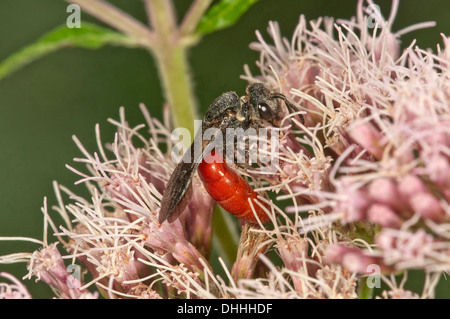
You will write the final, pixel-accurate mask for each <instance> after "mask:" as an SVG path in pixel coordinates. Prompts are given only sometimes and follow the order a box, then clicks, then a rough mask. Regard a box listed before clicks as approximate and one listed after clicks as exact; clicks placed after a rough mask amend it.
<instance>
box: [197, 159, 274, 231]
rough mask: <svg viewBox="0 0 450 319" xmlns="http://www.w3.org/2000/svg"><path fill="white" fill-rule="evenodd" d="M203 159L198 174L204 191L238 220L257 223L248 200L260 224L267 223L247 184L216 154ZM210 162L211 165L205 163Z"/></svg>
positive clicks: (255, 196) (267, 218) (266, 217)
mask: <svg viewBox="0 0 450 319" xmlns="http://www.w3.org/2000/svg"><path fill="white" fill-rule="evenodd" d="M211 156H214V158H213V160H212V161H211V157H205V158H204V159H203V161H202V162H201V163H200V165H199V166H198V174H199V176H200V179H201V180H202V181H203V184H204V185H205V189H206V191H207V192H208V193H209V195H210V196H211V197H212V198H213V199H214V200H216V201H217V202H218V203H219V205H220V206H222V207H223V209H225V210H226V211H228V212H230V213H231V214H233V215H235V216H236V217H237V218H239V219H243V220H245V221H248V222H252V223H257V222H258V221H257V219H256V217H255V215H254V214H253V210H252V208H251V206H250V203H249V199H250V200H251V201H252V204H253V207H254V209H255V211H256V214H257V215H258V217H259V219H260V221H261V222H262V223H266V222H268V221H269V216H267V214H266V213H265V212H264V210H263V209H262V208H261V207H260V206H259V205H258V204H257V203H256V202H255V199H256V198H257V196H258V194H257V193H256V192H255V191H254V190H253V188H252V187H251V186H250V185H248V183H247V182H246V181H245V180H244V179H243V178H242V177H241V176H239V175H238V174H237V173H236V172H235V171H234V170H232V169H231V168H230V167H229V166H228V165H227V164H226V163H225V161H224V160H223V158H222V157H221V156H219V155H218V154H217V155H215V154H214V152H213V153H212V154H211ZM207 162H211V163H207Z"/></svg>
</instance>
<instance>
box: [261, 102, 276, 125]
mask: <svg viewBox="0 0 450 319" xmlns="http://www.w3.org/2000/svg"><path fill="white" fill-rule="evenodd" d="M258 110H259V116H260V117H261V118H262V119H263V120H266V121H268V120H270V119H272V118H273V114H272V110H271V109H270V107H269V106H268V105H267V104H266V103H259V104H258Z"/></svg>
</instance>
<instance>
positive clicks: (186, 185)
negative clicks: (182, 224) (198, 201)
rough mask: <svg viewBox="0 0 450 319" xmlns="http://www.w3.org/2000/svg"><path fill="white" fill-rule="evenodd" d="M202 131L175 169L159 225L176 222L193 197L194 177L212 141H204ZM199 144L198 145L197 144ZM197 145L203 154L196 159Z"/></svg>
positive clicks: (162, 203) (165, 192)
mask: <svg viewBox="0 0 450 319" xmlns="http://www.w3.org/2000/svg"><path fill="white" fill-rule="evenodd" d="M202 133H203V132H202V131H200V132H199V134H197V136H196V137H195V141H194V143H192V145H191V146H190V147H189V149H188V150H187V151H186V153H185V154H184V155H183V159H182V160H181V162H180V163H178V165H177V166H176V167H175V170H174V171H173V172H172V175H171V176H170V179H169V181H168V182H167V185H166V189H165V190H164V194H163V198H162V200H161V210H160V212H159V223H163V222H164V221H165V220H166V219H167V220H168V221H169V223H171V222H173V221H175V220H176V219H177V218H178V216H180V214H181V213H182V212H183V211H184V209H185V208H186V206H187V204H188V203H189V201H190V200H191V197H192V185H191V182H192V177H194V174H195V171H196V169H197V167H198V165H199V164H200V162H201V161H202V158H203V154H204V153H205V152H207V151H208V150H209V148H208V144H209V142H210V141H202ZM197 143H198V144H197ZM195 145H201V152H199V155H197V157H196V152H195Z"/></svg>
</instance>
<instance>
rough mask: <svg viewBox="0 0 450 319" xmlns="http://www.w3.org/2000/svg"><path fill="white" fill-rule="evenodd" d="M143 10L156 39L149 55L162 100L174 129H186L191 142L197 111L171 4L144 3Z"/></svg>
mask: <svg viewBox="0 0 450 319" xmlns="http://www.w3.org/2000/svg"><path fill="white" fill-rule="evenodd" d="M146 7H147V13H148V15H149V20H150V25H151V26H152V29H153V32H154V33H155V36H156V45H155V47H154V48H153V49H152V52H153V54H154V56H155V60H156V63H157V66H158V70H159V74H160V78H161V80H162V85H163V90H164V94H165V98H166V100H167V102H168V103H169V105H170V107H171V109H172V119H173V124H174V127H183V128H187V129H188V130H189V131H190V132H191V139H192V140H193V138H194V133H195V132H194V120H195V119H196V118H197V108H196V105H195V100H194V96H193V89H192V85H191V83H192V82H191V79H190V77H189V67H188V62H187V47H186V46H184V45H183V44H182V43H180V41H179V40H180V38H179V36H178V32H177V30H176V25H175V14H174V10H173V6H172V3H171V2H170V1H168V0H147V2H146Z"/></svg>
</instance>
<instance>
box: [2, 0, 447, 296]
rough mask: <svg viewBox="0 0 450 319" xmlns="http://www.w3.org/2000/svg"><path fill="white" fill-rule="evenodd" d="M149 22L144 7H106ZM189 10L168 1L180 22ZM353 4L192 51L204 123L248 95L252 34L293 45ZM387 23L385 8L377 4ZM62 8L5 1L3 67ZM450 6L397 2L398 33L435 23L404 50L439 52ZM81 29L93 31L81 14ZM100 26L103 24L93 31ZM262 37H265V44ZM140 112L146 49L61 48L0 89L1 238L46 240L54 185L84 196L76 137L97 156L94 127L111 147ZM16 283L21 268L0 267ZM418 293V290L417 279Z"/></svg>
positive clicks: (248, 28)
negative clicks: (45, 210)
mask: <svg viewBox="0 0 450 319" xmlns="http://www.w3.org/2000/svg"><path fill="white" fill-rule="evenodd" d="M110 2H111V3H113V4H115V5H116V6H118V7H120V8H122V9H123V10H125V11H127V12H129V13H130V14H131V15H133V16H134V17H136V18H138V19H139V20H141V21H143V22H145V21H146V16H145V12H144V10H143V3H142V1H140V0H115V1H110ZM190 2H191V1H187V0H177V1H174V3H175V5H176V7H177V10H178V12H179V14H180V16H181V15H182V14H184V12H185V11H186V10H187V8H188V5H189V4H190ZM356 3H357V1H356V0H351V1H350V0H348V1H329V0H314V1H313V0H260V1H259V2H258V3H257V4H256V5H254V6H253V7H252V8H251V9H250V11H248V12H247V13H246V14H245V15H244V16H243V17H242V18H241V20H240V21H239V22H238V23H237V24H236V25H234V26H233V27H231V28H228V29H225V30H222V31H219V32H215V33H213V34H211V35H208V36H206V37H205V38H204V39H203V40H202V41H201V42H200V43H199V44H198V45H197V46H196V47H194V48H193V49H192V50H191V51H190V55H189V59H190V63H191V70H192V81H193V83H194V85H195V93H196V97H197V101H198V105H199V107H200V109H201V110H200V114H203V113H204V111H205V110H206V109H207V108H208V106H209V103H210V102H211V101H212V100H213V99H214V98H215V97H217V96H218V95H220V94H221V93H222V92H224V91H229V90H233V91H237V92H238V94H242V93H244V89H245V84H246V83H245V82H244V81H243V80H241V79H240V78H239V76H240V75H241V74H243V65H244V64H249V65H250V67H251V68H252V70H253V71H255V72H254V73H257V72H256V67H255V61H256V60H257V59H258V54H257V53H256V52H254V51H251V50H250V49H249V48H248V45H249V43H250V42H253V41H255V30H260V31H263V34H264V35H265V36H266V37H267V33H266V28H267V24H268V21H270V20H274V21H278V22H279V23H280V27H281V30H282V33H283V34H284V35H285V36H286V37H288V38H290V37H291V35H292V32H293V30H294V28H295V26H296V24H297V22H298V18H299V15H300V14H304V15H305V16H306V18H307V19H315V18H317V17H319V16H324V15H326V16H334V17H336V18H349V17H351V16H353V15H354V14H355V10H356ZM376 3H377V4H379V5H380V7H381V9H382V11H383V13H384V15H385V17H387V16H388V15H389V12H390V6H391V1H377V2H376ZM67 5H68V4H67V3H66V2H64V1H62V0H60V1H59V0H39V1H36V0H1V1H0V43H1V44H0V61H1V60H4V59H5V58H6V57H8V56H9V55H11V54H12V53H14V52H16V51H17V50H19V49H21V48H22V47H24V46H25V45H27V44H29V43H31V42H33V41H34V40H36V39H37V38H38V37H40V36H41V35H42V34H44V33H46V32H48V31H50V30H51V29H53V28H55V27H57V26H60V25H62V24H65V22H66V18H67V16H68V15H69V14H68V13H66V8H67ZM449 12H450V2H449V1H444V0H429V1H423V0H422V1H418V0H416V1H412V0H408V1H401V3H400V8H399V12H398V15H397V19H396V22H395V27H394V30H399V29H402V28H404V27H406V26H409V25H411V24H414V23H418V22H423V21H430V20H432V21H436V22H437V27H435V28H431V29H424V30H419V31H415V32H413V33H412V34H408V35H406V36H404V37H403V38H402V40H403V45H404V46H407V45H408V44H409V43H410V42H411V41H412V40H413V39H417V43H418V45H420V46H421V47H423V48H432V49H433V50H435V49H436V44H437V43H440V44H441V45H442V41H441V37H440V35H439V34H440V33H441V32H442V33H444V34H446V35H450V19H449V15H448V13H449ZM82 21H86V22H88V21H89V22H96V23H99V22H98V21H96V20H95V19H93V18H91V17H90V16H88V15H87V14H84V13H83V12H82ZM99 24H101V23H99ZM267 38H268V37H267ZM141 102H143V103H145V104H146V105H147V107H148V108H149V109H150V112H151V113H152V115H154V116H157V117H159V118H160V117H161V107H162V104H163V102H164V101H163V98H162V93H161V87H160V84H159V80H158V75H157V70H156V68H155V65H154V63H153V60H152V57H151V56H150V55H149V54H148V53H147V52H146V51H144V50H142V49H125V48H117V47H106V48H103V49H100V50H96V51H88V50H82V49H64V50H61V51H58V52H57V53H53V54H50V55H48V56H46V57H45V58H43V59H40V60H38V61H36V62H34V63H32V64H30V65H28V66H26V67H25V68H23V69H21V70H19V71H18V72H16V73H14V74H12V75H11V76H8V77H7V78H5V79H3V80H1V81H0V236H28V237H35V238H39V239H42V227H43V215H42V213H41V212H40V208H41V206H42V203H43V198H44V196H48V200H49V206H51V205H54V204H55V202H56V201H55V197H54V195H53V189H52V181H53V180H57V181H58V182H60V183H62V184H64V185H66V186H69V187H70V188H71V189H73V190H74V191H75V192H78V193H82V192H83V187H82V186H73V183H74V182H75V181H76V180H77V177H76V176H75V175H74V174H73V173H71V172H70V171H68V170H67V169H66V168H65V164H66V163H69V164H71V163H73V161H72V159H73V158H74V157H77V156H80V152H79V151H78V149H77V147H76V146H75V144H74V143H73V141H72V138H71V136H72V135H76V136H77V137H78V138H79V139H80V140H81V141H82V142H83V143H84V145H85V146H86V147H87V148H88V149H89V150H90V151H95V150H96V146H95V139H94V125H95V124H96V123H99V124H100V126H101V132H102V137H103V140H104V141H105V142H109V141H111V140H112V137H113V133H114V127H113V126H112V125H111V124H109V123H107V121H106V120H107V118H110V117H112V118H115V119H117V118H118V111H119V107H120V106H124V107H125V108H126V115H127V119H128V121H129V122H130V123H131V124H132V125H136V124H139V123H141V122H143V117H142V116H141V113H140V110H139V107H138V104H139V103H141ZM36 247H37V246H36V245H32V244H29V243H26V242H1V241H0V255H5V254H9V253H13V252H18V251H21V252H22V251H27V252H30V251H32V250H33V249H35V248H36ZM1 271H8V272H11V273H12V274H14V275H16V276H17V277H19V278H21V277H22V276H23V275H25V274H26V266H25V264H15V265H0V272H1ZM418 278H419V279H418V282H417V285H418V286H419V287H420V280H421V279H420V278H421V276H420V275H419V276H418ZM26 284H27V286H28V288H29V290H30V292H31V293H32V295H33V297H34V298H46V297H49V296H52V294H51V291H50V289H49V288H48V287H47V286H45V285H42V284H39V283H35V282H34V281H27V282H26ZM448 287H450V286H449V284H448V281H445V278H443V279H442V280H441V283H440V284H439V286H438V292H437V296H438V297H443V298H448V297H450V291H449V288H448Z"/></svg>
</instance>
